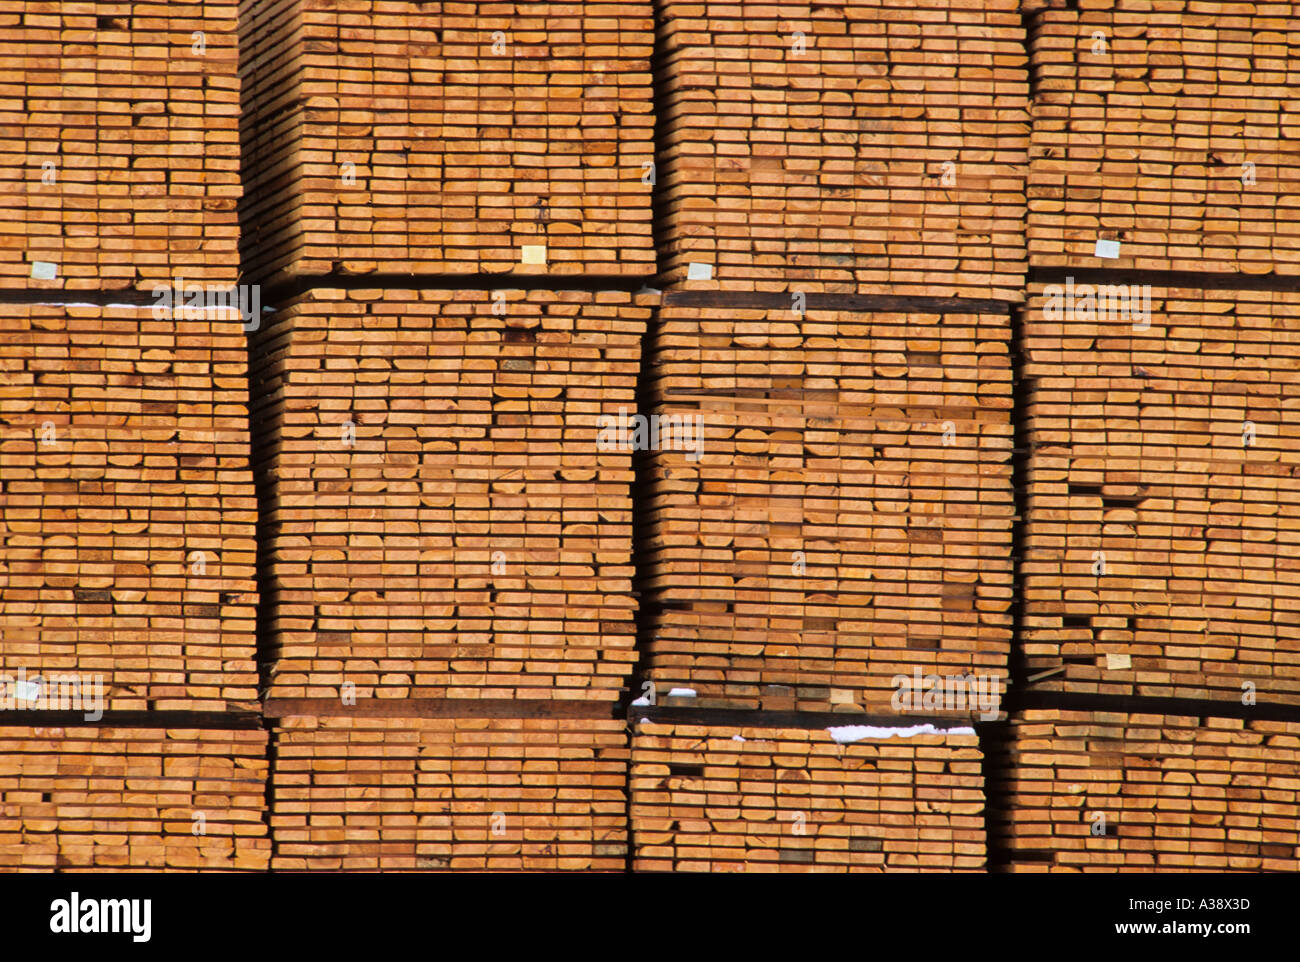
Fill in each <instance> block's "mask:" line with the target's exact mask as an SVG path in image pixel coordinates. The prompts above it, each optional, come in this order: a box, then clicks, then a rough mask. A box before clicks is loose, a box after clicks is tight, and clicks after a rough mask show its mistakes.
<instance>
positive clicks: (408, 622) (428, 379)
mask: <svg viewBox="0 0 1300 962" xmlns="http://www.w3.org/2000/svg"><path fill="white" fill-rule="evenodd" d="M645 297H646V295H639V296H637V297H634V296H633V295H631V294H627V293H623V292H601V293H590V292H581V291H560V292H546V291H531V292H522V291H500V292H493V291H473V290H459V291H455V290H453V291H448V290H426V291H400V290H387V291H374V290H371V291H364V290H353V291H339V290H323V289H319V290H314V291H310V292H308V293H305V294H302V295H300V296H298V297H295V298H293V299H292V300H290V301H288V302H286V304H285V305H284V306H283V309H282V310H281V311H280V312H279V313H278V314H277V315H276V316H275V320H274V321H273V322H272V323H271V324H269V325H267V326H266V327H264V328H263V330H262V331H261V332H260V334H259V338H260V339H259V342H258V346H257V348H256V353H257V356H258V357H259V362H258V369H257V378H258V382H259V387H258V390H257V391H256V392H255V393H256V394H257V396H258V398H259V400H258V402H257V404H256V406H255V408H254V424H255V431H256V432H258V433H259V434H260V435H261V443H260V444H259V451H261V452H262V453H263V456H264V458H265V461H264V463H262V464H261V465H259V467H258V471H259V477H261V478H263V483H264V484H265V485H266V490H265V502H264V510H263V520H264V522H265V523H266V525H267V529H266V532H267V539H268V555H267V557H268V570H269V581H268V584H267V588H268V590H269V592H270V594H269V595H268V602H269V604H270V606H271V607H270V610H271V612H272V615H271V618H270V620H269V622H268V625H267V641H268V645H269V646H268V648H267V652H266V654H267V655H268V657H269V659H270V660H271V662H272V665H273V668H272V670H273V672H274V679H273V684H272V688H271V696H272V697H277V698H319V697H339V696H340V695H341V694H343V693H344V689H345V686H346V688H347V691H348V692H350V693H351V694H353V695H355V696H356V697H358V698H363V699H364V698H370V697H381V698H397V699H405V698H541V699H565V698H567V699H587V700H595V701H604V702H611V701H614V700H615V699H617V698H618V697H619V692H620V690H621V689H622V688H623V687H624V686H625V683H626V679H627V677H628V675H629V674H630V672H631V665H632V663H633V662H634V660H635V657H636V656H635V652H634V645H635V627H634V624H633V617H632V616H633V612H634V610H635V607H636V603H635V599H634V597H633V595H632V574H633V567H632V500H631V482H632V478H633V472H632V451H631V450H602V449H601V446H600V444H599V443H598V442H599V440H600V418H601V416H602V415H605V414H608V415H610V416H611V417H616V416H617V413H618V411H619V409H620V408H626V409H634V408H635V385H636V378H637V373H638V369H639V365H640V349H641V346H640V338H641V335H642V333H643V332H644V330H645V327H646V322H647V319H648V316H649V307H648V306H643V302H644V298H645Z"/></svg>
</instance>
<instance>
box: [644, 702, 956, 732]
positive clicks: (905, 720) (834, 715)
mask: <svg viewBox="0 0 1300 962" xmlns="http://www.w3.org/2000/svg"><path fill="white" fill-rule="evenodd" d="M627 718H628V721H629V722H631V723H633V724H635V723H636V722H638V721H640V720H641V719H645V720H646V721H650V722H654V723H656V724H660V725H701V726H706V727H709V728H797V729H805V730H812V729H817V728H842V727H844V726H845V725H871V726H874V727H878V728H909V727H911V726H913V725H933V726H934V727H935V728H971V727H973V726H974V725H975V723H976V722H977V720H978V716H977V715H975V716H960V715H903V714H898V715H868V714H865V713H860V712H848V711H767V710H764V709H749V708H704V707H700V708H692V707H687V706H677V705H672V706H668V705H631V706H629V707H628V710H627Z"/></svg>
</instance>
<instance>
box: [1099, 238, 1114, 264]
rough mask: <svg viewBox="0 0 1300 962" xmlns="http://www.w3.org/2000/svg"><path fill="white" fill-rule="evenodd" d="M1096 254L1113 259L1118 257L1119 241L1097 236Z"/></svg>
mask: <svg viewBox="0 0 1300 962" xmlns="http://www.w3.org/2000/svg"><path fill="white" fill-rule="evenodd" d="M1097 256H1098V257H1105V258H1107V259H1109V260H1114V259H1115V258H1116V257H1119V241H1117V240H1104V239H1103V238H1100V237H1098V238H1097Z"/></svg>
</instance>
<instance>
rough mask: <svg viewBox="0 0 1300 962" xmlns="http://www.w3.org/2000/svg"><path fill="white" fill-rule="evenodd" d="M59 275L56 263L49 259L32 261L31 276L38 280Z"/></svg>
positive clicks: (49, 279) (48, 279) (46, 279)
mask: <svg viewBox="0 0 1300 962" xmlns="http://www.w3.org/2000/svg"><path fill="white" fill-rule="evenodd" d="M58 276H59V267H58V265H57V264H51V263H50V262H49V261H32V277H33V278H35V279H36V280H38V281H52V280H54V278H56V277H58Z"/></svg>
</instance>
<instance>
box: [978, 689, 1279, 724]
mask: <svg viewBox="0 0 1300 962" xmlns="http://www.w3.org/2000/svg"><path fill="white" fill-rule="evenodd" d="M1001 707H1002V709H1003V710H1004V711H1006V712H1008V713H1010V714H1011V716H1012V717H1013V718H1014V717H1015V715H1016V714H1017V713H1019V712H1023V711H1027V710H1035V711H1041V710H1048V709H1054V708H1055V709H1060V710H1061V711H1105V712H1117V713H1121V714H1134V715H1180V716H1183V717H1186V718H1241V719H1245V720H1248V721H1249V720H1252V719H1254V720H1258V721H1280V722H1300V705H1276V704H1264V703H1262V702H1261V703H1259V704H1255V705H1243V704H1241V700H1240V698H1235V699H1233V700H1232V701H1212V700H1210V699H1207V698H1162V697H1158V696H1152V695H1104V694H1093V693H1091V692H1063V691H1035V690H1033V689H1023V688H1020V689H1017V688H1013V689H1011V690H1010V691H1008V692H1007V694H1006V695H1005V696H1003V699H1002V706H1001Z"/></svg>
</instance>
